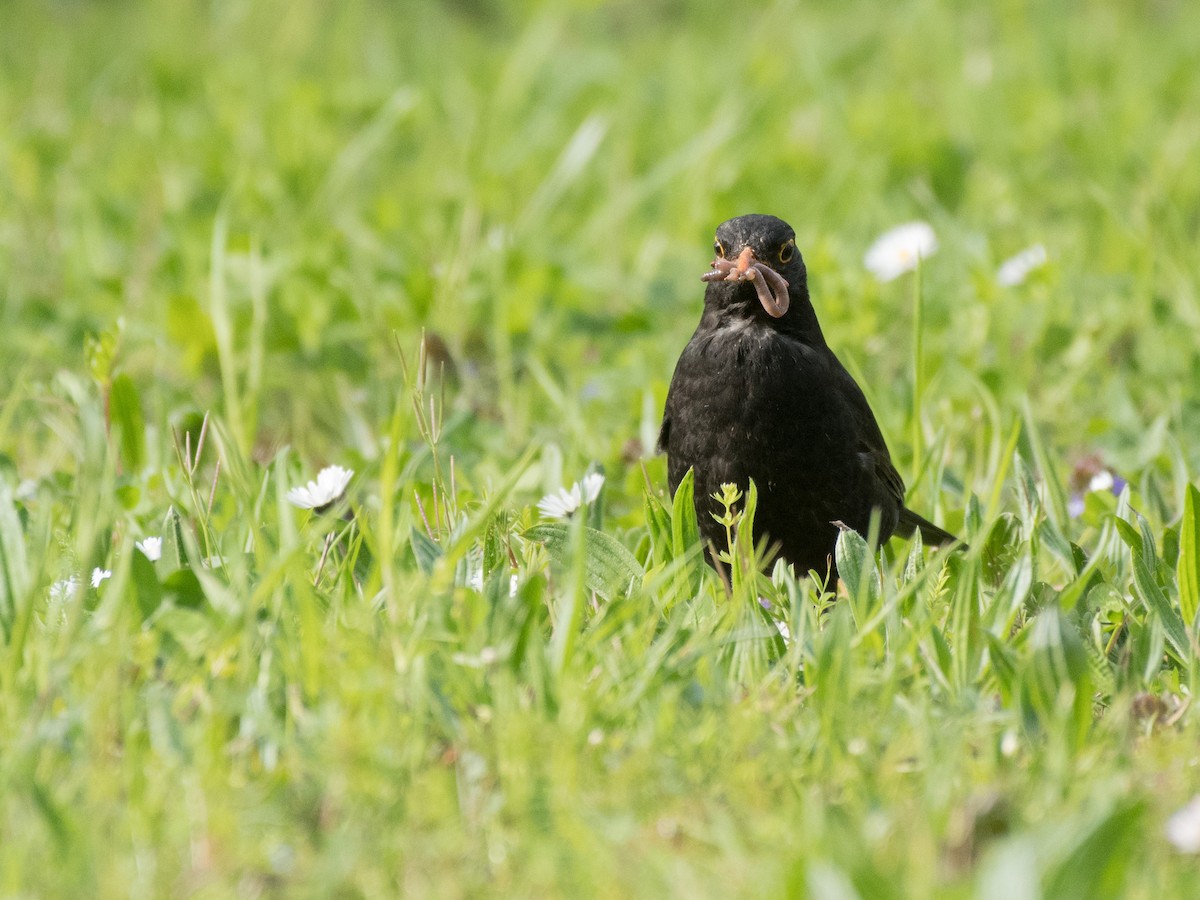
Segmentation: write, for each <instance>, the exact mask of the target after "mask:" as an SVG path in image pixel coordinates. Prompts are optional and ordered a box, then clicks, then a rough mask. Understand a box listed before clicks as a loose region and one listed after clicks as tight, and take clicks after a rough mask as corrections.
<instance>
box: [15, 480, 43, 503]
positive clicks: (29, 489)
mask: <svg viewBox="0 0 1200 900" xmlns="http://www.w3.org/2000/svg"><path fill="white" fill-rule="evenodd" d="M37 491H38V483H37V482H36V481H34V480H33V479H32V478H22V479H21V480H20V482H19V483H18V484H17V489H16V490H15V491H13V499H14V500H16V501H17V502H18V503H28V502H29V501H30V500H36V499H37Z"/></svg>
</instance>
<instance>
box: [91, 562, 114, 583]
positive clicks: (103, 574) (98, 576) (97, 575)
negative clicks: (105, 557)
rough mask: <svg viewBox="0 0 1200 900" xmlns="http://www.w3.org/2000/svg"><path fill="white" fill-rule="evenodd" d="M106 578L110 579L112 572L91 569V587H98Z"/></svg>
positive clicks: (98, 568) (97, 568)
mask: <svg viewBox="0 0 1200 900" xmlns="http://www.w3.org/2000/svg"><path fill="white" fill-rule="evenodd" d="M106 578H112V572H110V571H109V570H108V569H101V568H100V567H99V566H97V567H96V568H94V569H92V587H94V588H98V587H100V582H102V581H104V579H106Z"/></svg>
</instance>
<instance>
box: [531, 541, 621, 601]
mask: <svg viewBox="0 0 1200 900" xmlns="http://www.w3.org/2000/svg"><path fill="white" fill-rule="evenodd" d="M522 536H523V537H524V538H526V539H527V540H531V541H537V542H538V543H541V544H545V545H546V549H547V550H548V551H549V553H550V557H551V559H553V560H554V561H555V562H557V563H560V564H566V565H569V564H570V562H571V526H570V525H565V524H560V523H556V522H555V523H547V524H544V525H534V526H533V527H532V528H530V529H528V530H527V531H526V532H525V533H524V534H523V535H522ZM583 554H584V583H585V584H586V586H587V589H588V590H589V591H594V592H595V593H597V594H599V595H600V596H601V597H604V598H605V599H608V600H611V599H612V598H613V597H615V596H617V595H618V594H619V593H622V592H624V591H625V590H626V589H627V588H628V587H629V586H630V585H631V584H633V583H636V582H640V581H641V579H642V576H643V575H644V574H645V573H644V572H643V571H642V567H641V566H640V565H638V561H637V559H636V558H635V557H634V555H633V554H632V553H630V552H629V551H628V550H627V549H626V548H625V546H624V545H623V544H621V543H620V542H619V541H618V540H617V539H616V538H614V537H611V536H609V535H607V534H605V533H604V532H603V531H596V530H595V529H594V528H587V527H584V529H583Z"/></svg>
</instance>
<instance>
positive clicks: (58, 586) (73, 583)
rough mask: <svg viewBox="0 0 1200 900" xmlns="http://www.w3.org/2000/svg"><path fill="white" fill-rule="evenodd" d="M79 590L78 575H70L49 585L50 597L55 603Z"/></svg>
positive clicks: (66, 598)
mask: <svg viewBox="0 0 1200 900" xmlns="http://www.w3.org/2000/svg"><path fill="white" fill-rule="evenodd" d="M77 590H79V576H77V575H72V576H71V577H70V578H63V579H61V580H59V581H56V582H54V584H52V585H50V599H51V600H52V601H54V602H55V603H62V602H63V601H65V600H68V599H69V598H71V597H72V596H74V594H75V592H76V591H77Z"/></svg>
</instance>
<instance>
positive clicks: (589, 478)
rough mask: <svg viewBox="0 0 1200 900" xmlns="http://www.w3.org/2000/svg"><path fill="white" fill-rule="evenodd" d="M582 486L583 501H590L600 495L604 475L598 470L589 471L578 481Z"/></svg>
mask: <svg viewBox="0 0 1200 900" xmlns="http://www.w3.org/2000/svg"><path fill="white" fill-rule="evenodd" d="M580 484H581V486H582V488H583V502H584V503H591V502H592V501H593V500H595V499H596V498H597V497H599V496H600V488H602V487H604V476H603V475H601V474H600V473H599V472H589V473H588V474H587V475H584V476H583V481H582V482H580Z"/></svg>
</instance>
